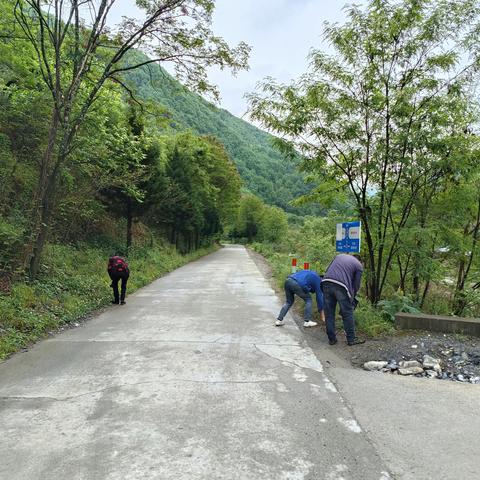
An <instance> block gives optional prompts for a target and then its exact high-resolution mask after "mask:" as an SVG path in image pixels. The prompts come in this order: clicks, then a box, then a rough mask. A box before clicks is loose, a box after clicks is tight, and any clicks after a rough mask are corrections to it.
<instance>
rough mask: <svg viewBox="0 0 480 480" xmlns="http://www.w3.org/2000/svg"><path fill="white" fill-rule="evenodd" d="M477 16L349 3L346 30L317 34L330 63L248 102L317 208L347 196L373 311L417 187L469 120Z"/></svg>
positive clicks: (465, 7)
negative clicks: (299, 166)
mask: <svg viewBox="0 0 480 480" xmlns="http://www.w3.org/2000/svg"><path fill="white" fill-rule="evenodd" d="M478 7H479V6H478V2H475V1H473V0H466V1H463V0H462V1H450V0H441V1H433V0H402V1H392V0H371V1H370V2H369V3H368V6H367V7H366V8H365V9H364V10H362V9H361V8H360V7H357V6H353V7H351V8H350V9H349V10H348V15H349V21H347V22H346V23H345V25H343V26H337V25H329V26H327V27H326V29H325V37H326V38H327V40H328V41H329V43H330V44H331V46H332V48H333V49H334V50H335V54H333V55H329V54H326V53H324V52H322V51H318V50H315V51H313V52H312V54H311V58H310V60H311V70H310V71H309V73H307V74H305V75H304V76H303V77H302V78H301V79H300V80H299V81H298V82H295V83H294V84H292V85H287V86H285V85H279V84H277V83H275V82H274V81H272V80H271V79H267V80H266V81H265V82H264V83H263V85H262V86H261V92H260V93H256V94H252V95H251V96H250V101H251V112H252V116H253V118H254V119H256V120H258V121H260V122H262V123H263V125H264V126H266V127H267V128H269V129H271V130H273V131H274V132H276V133H277V134H278V135H279V136H281V139H280V140H279V142H278V144H279V146H280V148H282V150H283V151H285V152H286V153H288V154H290V155H291V156H292V157H294V156H296V155H297V154H298V152H299V151H300V152H301V153H302V154H303V155H304V158H305V159H304V162H303V169H304V170H306V171H307V172H308V173H310V175H311V177H310V178H311V179H312V180H315V181H316V183H317V185H318V187H317V189H316V192H315V193H316V195H314V196H315V197H316V199H317V200H320V201H321V200H322V198H325V197H327V196H328V195H331V194H332V193H333V194H336V192H338V191H341V190H342V189H348V190H349V191H350V193H351V194H352V196H353V198H354V201H355V205H356V210H357V213H358V216H359V217H360V219H361V220H362V225H363V229H364V238H365V244H366V250H367V263H368V272H367V273H368V275H367V293H368V297H369V299H370V300H371V302H372V303H374V304H375V303H377V302H378V300H379V299H380V298H381V295H382V291H383V289H384V287H385V282H386V279H387V275H388V273H389V271H390V268H391V266H392V262H393V261H394V259H395V258H396V257H395V255H396V253H397V252H398V251H399V248H400V244H399V242H400V238H401V234H402V232H403V231H404V229H405V226H406V225H407V222H408V219H409V218H410V216H411V214H412V211H413V210H414V207H415V205H416V202H417V200H418V199H419V195H420V194H421V192H422V189H423V186H424V185H425V182H427V184H428V185H430V186H431V185H433V184H438V183H439V182H442V181H443V179H444V178H445V176H446V175H448V172H450V171H451V170H452V168H453V165H452V164H451V163H450V164H448V163H449V158H451V157H453V156H454V155H452V151H454V150H455V149H458V146H459V145H460V144H462V140H460V142H457V144H454V143H453V144H452V133H451V130H452V128H451V127H452V125H455V124H457V123H458V122H459V129H460V131H462V130H461V129H462V126H466V125H468V122H469V121H470V120H471V114H470V112H468V111H467V112H465V108H464V107H465V103H466V102H465V98H466V95H465V93H464V92H463V86H464V85H465V83H466V82H467V80H468V76H469V74H470V73H472V72H473V71H474V67H475V66H476V63H475V62H473V63H465V61H464V58H463V57H462V51H463V50H462V48H463V47H462V42H463V41H464V39H465V36H466V35H467V34H468V33H469V32H470V30H471V29H473V28H474V26H475V25H474V22H475V19H476V18H477V15H478ZM465 58H466V57H465ZM459 135H460V134H457V135H456V136H455V138H456V139H457V140H458V136H459ZM465 135H467V134H466V133H465Z"/></svg>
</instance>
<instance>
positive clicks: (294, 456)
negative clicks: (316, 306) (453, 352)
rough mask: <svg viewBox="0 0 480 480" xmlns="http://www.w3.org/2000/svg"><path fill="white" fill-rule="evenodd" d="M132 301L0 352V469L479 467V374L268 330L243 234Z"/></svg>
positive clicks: (75, 475)
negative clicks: (456, 379) (367, 362)
mask: <svg viewBox="0 0 480 480" xmlns="http://www.w3.org/2000/svg"><path fill="white" fill-rule="evenodd" d="M127 300H128V303H127V305H126V306H124V307H112V308H110V309H108V310H107V311H105V312H104V313H102V314H100V315H99V316H97V317H95V318H94V319H92V320H90V321H89V322H87V323H86V324H84V325H82V326H81V327H79V328H76V329H72V330H68V331H66V332H63V333H61V334H59V335H57V336H55V337H53V338H50V339H48V340H45V341H42V342H40V343H38V344H37V345H36V346H35V347H33V348H32V349H31V350H30V351H28V352H26V353H22V354H18V355H15V356H13V357H12V358H11V359H9V360H8V361H6V362H4V363H3V364H1V365H0V479H2V480H4V479H5V480H6V479H9V480H20V479H21V480H57V479H58V480H80V479H82V480H97V479H98V480H100V479H101V480H104V479H105V480H107V479H108V480H117V479H118V480H130V479H131V480H140V479H159V480H169V479H172V480H173V479H175V480H183V479H189V480H190V479H199V480H200V479H211V480H216V479H226V480H227V479H228V480H236V479H239V480H240V479H242V480H243V479H245V480H256V479H261V480H303V479H305V480H310V479H311V480H320V479H325V480H341V479H344V480H350V479H351V480H356V479H359V480H360V479H366V480H387V479H402V480H403V479H405V480H407V479H408V480H409V479H417V480H423V479H429V478H432V479H435V480H440V479H449V478H452V479H453V478H460V479H464V478H465V479H467V478H479V476H480V475H479V472H480V468H479V463H478V454H477V452H476V448H477V444H478V438H479V435H480V434H479V432H480V422H479V420H478V416H479V408H478V407H479V398H480V397H479V393H480V389H479V388H478V387H477V386H471V387H470V386H468V385H465V386H463V385H459V386H457V385H451V384H447V383H446V382H439V381H436V382H433V381H427V380H424V381H423V382H418V381H416V379H395V378H392V377H387V376H385V375H381V374H368V373H366V372H361V371H357V370H352V369H351V368H349V367H348V366H347V365H343V364H342V361H341V360H340V359H338V358H337V357H335V355H334V353H332V352H334V348H335V347H333V349H332V348H331V347H330V348H329V347H328V346H327V345H325V342H324V340H323V341H322V340H318V339H317V338H315V336H312V335H311V334H310V332H309V331H303V329H301V328H298V326H297V325H296V324H295V323H294V321H293V320H292V318H291V317H289V318H288V321H287V325H286V326H285V327H282V328H276V327H274V326H273V323H274V320H275V315H276V313H277V312H278V310H279V307H280V299H279V298H278V297H277V296H276V295H275V293H274V291H273V290H272V289H271V287H270V286H269V284H268V282H267V281H266V280H265V279H264V278H263V276H262V274H261V273H260V271H259V270H258V269H257V267H256V265H255V263H254V262H253V260H252V259H251V258H250V256H249V255H248V253H247V252H246V250H245V249H244V248H243V247H240V246H228V247H226V248H223V249H222V250H220V251H218V252H216V253H214V254H212V255H209V256H207V257H204V258H202V259H200V260H198V261H196V262H193V263H191V264H189V265H186V266H184V267H182V268H180V269H178V270H176V271H174V272H172V273H171V274H169V275H167V276H165V277H163V278H161V279H159V280H157V281H156V282H154V283H152V284H151V285H149V286H148V287H146V288H144V289H142V290H140V291H138V292H137V293H136V294H134V295H131V296H130V297H128V299H127ZM317 330H318V329H317ZM317 336H321V335H317ZM354 348H360V346H359V347H354ZM440 384H444V385H445V387H443V386H440ZM452 387H457V388H452ZM458 387H462V388H458ZM469 387H470V388H469ZM429 427H431V428H429ZM443 435H444V437H443ZM449 442H450V443H452V444H454V445H453V446H451V447H450V448H448V449H447V446H448V444H449ZM442 449H444V451H442ZM450 475H452V476H450ZM453 475H455V476H453Z"/></svg>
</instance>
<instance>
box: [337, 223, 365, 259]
mask: <svg viewBox="0 0 480 480" xmlns="http://www.w3.org/2000/svg"><path fill="white" fill-rule="evenodd" d="M336 240H337V242H336V244H337V252H342V253H360V247H361V241H362V222H344V223H337V235H336Z"/></svg>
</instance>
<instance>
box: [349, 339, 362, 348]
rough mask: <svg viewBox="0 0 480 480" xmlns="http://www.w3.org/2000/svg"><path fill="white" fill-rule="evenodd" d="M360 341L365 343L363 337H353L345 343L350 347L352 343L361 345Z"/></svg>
mask: <svg viewBox="0 0 480 480" xmlns="http://www.w3.org/2000/svg"><path fill="white" fill-rule="evenodd" d="M362 343H365V340H364V339H363V338H358V337H355V338H354V339H353V340H352V341H351V342H347V345H349V346H350V347H351V346H352V345H361V344H362Z"/></svg>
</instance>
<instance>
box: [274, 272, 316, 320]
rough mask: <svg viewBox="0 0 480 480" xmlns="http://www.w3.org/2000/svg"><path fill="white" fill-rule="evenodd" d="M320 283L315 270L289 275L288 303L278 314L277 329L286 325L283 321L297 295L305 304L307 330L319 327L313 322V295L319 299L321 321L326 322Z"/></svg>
mask: <svg viewBox="0 0 480 480" xmlns="http://www.w3.org/2000/svg"><path fill="white" fill-rule="evenodd" d="M320 283H321V277H320V275H319V274H318V273H317V272H314V271H313V270H300V271H298V272H295V273H292V275H289V276H288V278H287V279H286V280H285V296H286V302H285V305H284V306H283V307H282V309H281V310H280V313H279V314H278V317H277V321H276V322H275V325H276V326H277V327H281V326H282V325H284V324H285V322H284V320H283V319H284V317H285V315H286V314H287V312H288V311H289V310H290V307H291V306H292V305H293V302H294V301H295V295H297V296H298V297H300V298H301V299H302V300H303V301H304V302H305V309H304V311H303V317H304V322H303V326H304V327H306V328H308V327H315V326H317V325H318V323H317V322H314V321H312V297H311V294H312V293H314V294H315V296H316V299H317V309H318V312H319V313H320V320H322V321H324V316H323V295H322V290H321V288H320Z"/></svg>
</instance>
